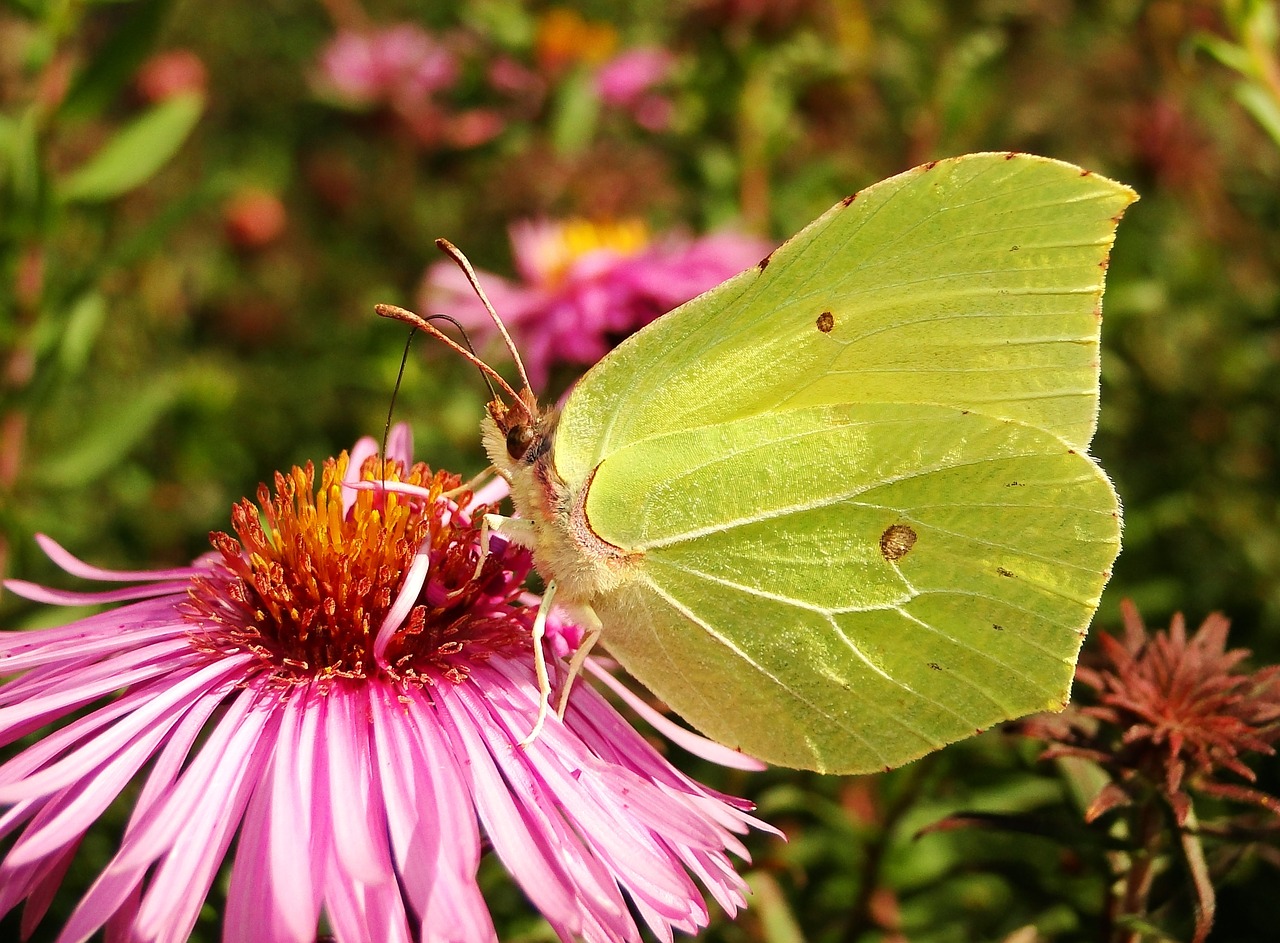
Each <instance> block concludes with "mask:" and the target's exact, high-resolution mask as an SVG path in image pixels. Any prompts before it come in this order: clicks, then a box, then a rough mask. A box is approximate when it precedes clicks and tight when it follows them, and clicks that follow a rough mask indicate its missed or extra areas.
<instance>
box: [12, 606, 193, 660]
mask: <svg viewBox="0 0 1280 943" xmlns="http://www.w3.org/2000/svg"><path fill="white" fill-rule="evenodd" d="M118 611H119V610H117V612H118ZM170 615H171V618H170V620H169V621H168V622H164V623H157V624H155V625H149V626H139V625H137V624H136V623H133V622H131V621H130V620H126V619H114V620H103V624H102V625H101V626H99V627H96V628H94V629H93V630H91V631H90V630H85V631H81V632H78V633H71V632H67V631H65V629H67V628H69V627H67V626H62V627H60V629H59V630H57V631H55V630H51V629H37V630H35V631H31V632H14V633H12V634H11V635H10V633H4V636H3V637H0V674H4V675H13V674H17V673H18V672H19V671H26V670H27V669H28V668H34V667H38V666H42V665H45V664H47V663H49V662H69V661H73V660H75V659H77V658H92V657H96V656H101V655H107V654H110V653H112V652H117V651H129V650H132V649H135V648H137V647H138V646H140V645H145V644H147V643H148V642H150V641H152V640H153V639H163V638H177V637H185V636H186V635H187V634H188V633H189V632H190V631H191V625H190V623H187V622H181V621H178V620H177V617H176V616H173V615H172V613H171V614H170ZM82 624H83V623H74V625H82ZM125 625H128V629H127V630H126V629H125V628H124V626H125ZM24 642H25V643H26V644H25V645H24V644H23V643H24Z"/></svg>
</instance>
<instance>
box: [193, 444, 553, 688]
mask: <svg viewBox="0 0 1280 943" xmlns="http://www.w3.org/2000/svg"><path fill="white" fill-rule="evenodd" d="M348 461H349V459H348V456H347V454H346V453H345V452H344V453H343V454H342V455H341V456H340V457H338V458H337V459H330V460H329V461H327V462H326V463H325V464H324V467H323V470H322V472H321V479H320V487H319V488H318V489H317V488H315V487H314V485H315V469H314V467H313V466H312V465H311V464H310V463H308V465H307V467H306V468H305V469H300V468H296V467H295V468H294V469H293V470H292V471H291V472H290V473H289V474H287V475H285V474H277V475H276V478H275V493H274V494H272V492H271V491H270V490H268V489H267V487H266V486H265V485H260V486H259V488H258V493H257V503H256V504H255V503H253V502H251V501H249V500H248V499H247V498H246V499H243V500H241V501H240V502H239V503H238V504H237V505H235V507H234V508H233V509H232V513H231V521H232V526H233V529H234V530H235V533H236V536H234V537H233V536H231V535H230V534H226V533H213V534H211V535H210V541H211V542H212V544H213V546H214V549H215V550H217V552H218V554H219V555H220V556H221V558H222V559H221V560H220V561H219V563H218V565H217V567H216V568H215V570H214V572H213V573H212V574H211V575H209V576H206V577H198V578H196V579H194V580H193V586H192V589H191V591H190V599H189V602H188V603H187V605H186V606H185V607H184V610H183V611H184V613H185V614H186V616H187V617H188V618H189V619H190V620H191V621H192V623H193V624H194V625H196V626H198V628H197V629H195V630H193V633H192V637H193V641H194V642H195V643H196V644H197V645H198V646H199V647H201V648H202V649H203V650H207V651H210V652H214V653H229V652H233V651H251V652H253V653H255V654H257V655H258V656H259V657H260V658H261V659H262V660H263V662H264V663H265V667H267V668H269V670H271V671H272V672H273V673H274V674H275V675H276V676H278V677H279V678H281V679H282V680H285V681H304V680H308V679H311V678H316V677H347V678H367V677H371V676H373V675H375V674H378V673H382V674H385V675H388V676H392V677H397V678H403V677H428V676H431V677H435V676H443V677H446V678H448V679H450V680H453V681H460V680H462V679H463V678H465V677H466V676H467V673H468V670H469V668H470V665H471V664H472V663H474V662H475V661H477V660H480V659H483V658H486V657H488V656H489V655H491V654H493V653H494V652H495V651H502V650H508V649H511V648H514V647H519V646H524V645H527V644H528V631H529V630H528V625H529V620H528V618H527V615H526V612H525V610H524V608H523V607H521V606H518V605H516V604H515V598H516V596H517V595H518V594H519V593H520V590H521V586H522V584H523V582H524V578H525V576H526V575H527V573H528V569H529V559H528V554H527V553H525V552H523V551H519V550H516V549H515V548H510V547H503V548H501V549H496V548H495V552H492V553H490V555H489V556H488V557H487V558H486V561H485V564H484V567H483V568H482V570H481V572H480V574H479V576H478V577H476V574H475V570H476V563H477V561H478V559H479V528H478V527H477V526H474V525H473V524H472V522H471V518H470V517H469V516H468V515H467V514H465V513H463V512H462V511H459V510H458V507H459V505H458V504H454V503H453V502H452V501H449V500H444V499H442V498H441V495H443V494H444V493H446V492H449V491H451V490H452V489H455V488H457V486H458V483H459V479H458V478H457V476H454V475H450V474H447V473H445V472H438V473H436V474H435V475H432V473H431V471H430V469H428V468H427V467H426V466H425V465H423V464H417V465H414V466H413V467H412V468H410V469H409V470H408V473H407V474H404V472H403V468H402V466H401V465H400V464H399V463H396V462H388V463H386V469H385V480H386V481H388V482H399V481H403V482H406V483H408V484H413V485H418V486H420V487H424V488H426V489H428V491H429V493H430V495H431V497H430V498H429V499H423V498H419V497H410V496H407V495H402V494H397V493H395V492H391V491H382V490H379V489H368V490H363V489H362V490H358V491H353V490H350V489H344V488H343V486H342V481H343V478H344V476H345V474H346V471H347V465H348ZM383 474H384V472H383V469H382V467H381V463H380V462H379V461H378V460H377V459H376V458H372V459H370V460H369V461H368V462H367V463H366V465H365V467H364V468H363V469H362V478H363V479H364V480H366V481H378V480H383ZM353 496H354V498H353ZM454 497H456V498H458V499H459V500H460V502H461V506H464V507H465V502H466V500H468V499H469V495H468V494H466V493H465V492H463V493H460V494H457V495H455V496H454ZM344 498H345V503H346V504H348V505H349V506H347V507H344ZM478 510H480V511H483V510H484V509H483V508H481V509H478ZM478 519H479V518H478V517H477V520H478ZM423 554H425V555H426V556H427V559H428V567H427V571H426V576H425V578H424V579H422V582H421V585H420V587H412V588H410V589H411V591H413V592H414V598H413V600H412V601H411V602H412V604H411V606H410V607H409V608H408V610H407V612H406V614H405V615H404V617H403V618H402V619H400V620H399V622H398V625H397V626H395V631H394V634H393V636H392V639H391V642H390V644H389V645H388V646H387V648H386V651H385V652H384V653H383V654H382V656H381V657H379V658H375V656H374V641H375V639H376V638H377V636H378V633H379V630H380V629H381V628H382V627H383V623H384V622H385V621H386V620H387V619H388V618H389V617H390V613H391V611H392V607H393V603H394V602H395V601H396V599H397V597H398V596H399V595H400V593H401V592H402V590H404V589H405V582H406V576H407V575H408V574H409V572H410V565H411V564H412V563H413V562H414V559H415V557H419V556H420V555H423Z"/></svg>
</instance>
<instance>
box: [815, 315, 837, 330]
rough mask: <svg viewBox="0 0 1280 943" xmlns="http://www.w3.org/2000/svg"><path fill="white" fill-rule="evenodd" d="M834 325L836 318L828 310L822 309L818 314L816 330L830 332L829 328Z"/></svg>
mask: <svg viewBox="0 0 1280 943" xmlns="http://www.w3.org/2000/svg"><path fill="white" fill-rule="evenodd" d="M835 326H836V319H835V317H834V316H833V315H832V314H831V312H830V311H824V312H822V313H821V314H820V315H818V330H820V331H821V332H822V333H823V334H830V333H831V329H832V328H833V327H835Z"/></svg>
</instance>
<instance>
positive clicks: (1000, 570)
mask: <svg viewBox="0 0 1280 943" xmlns="http://www.w3.org/2000/svg"><path fill="white" fill-rule="evenodd" d="M1135 199H1137V196H1136V194H1135V193H1134V192H1133V191H1132V190H1130V189H1129V188H1128V187H1125V186H1123V185H1121V184H1118V183H1115V182H1113V181H1111V180H1108V179H1106V178H1105V177H1102V176H1099V175H1097V174H1094V173H1091V172H1089V171H1086V170H1082V169H1080V168H1078V167H1075V166H1073V165H1071V164H1067V163H1063V162H1060V161H1056V160H1051V159H1048V158H1044V157H1037V156H1033V155H1027V154H1017V153H985V154H970V155H966V156H962V157H957V158H953V159H947V160H938V161H931V162H930V163H927V164H924V165H922V166H920V167H916V168H914V169H912V170H908V171H906V172H905V173H902V174H899V175H897V176H895V177H892V178H890V179H888V180H885V181H882V182H880V183H877V184H874V185H873V186H870V187H868V188H866V189H865V190H862V191H861V192H859V193H857V194H855V195H853V196H850V197H848V198H846V199H845V200H843V201H841V202H840V203H839V204H837V205H836V206H834V207H833V208H832V209H831V210H829V211H828V212H826V213H825V214H823V215H822V216H820V217H819V218H818V219H817V220H815V221H814V222H813V223H811V224H810V225H809V226H807V227H806V228H805V229H803V230H802V231H801V232H800V233H798V234H797V235H796V236H794V237H792V238H791V239H790V240H788V241H787V242H786V243H784V244H783V245H782V246H781V247H779V248H778V249H777V250H775V251H774V252H773V253H771V254H770V255H769V256H768V257H767V258H765V259H763V260H762V261H761V262H760V263H759V264H758V265H757V266H756V267H755V268H754V269H751V270H748V271H746V272H743V273H741V274H739V275H737V276H735V277H733V278H730V279H729V280H728V281H726V282H724V283H723V284H721V285H719V286H718V287H716V288H713V289H711V290H710V291H708V292H706V293H705V294H703V295H700V296H699V297H697V298H695V299H693V300H692V301H690V302H688V303H687V304H685V305H682V306H681V307H679V308H677V309H675V310H674V311H672V312H670V313H669V314H667V315H664V316H663V317H661V318H659V319H658V320H657V321H655V322H653V323H652V324H650V325H648V326H647V327H645V328H644V329H642V330H641V331H639V332H638V333H636V334H634V335H633V336H631V337H630V338H628V339H627V340H626V341H624V342H623V343H622V344H621V345H619V346H618V347H617V348H616V349H615V350H613V351H612V352H611V353H610V354H609V355H608V356H606V357H605V358H604V359H603V360H601V361H600V362H599V363H598V364H597V365H596V366H594V367H593V368H592V369H591V370H589V371H588V372H587V373H586V375H585V376H584V377H582V379H581V380H580V381H579V382H578V383H577V385H576V386H575V387H574V388H573V390H572V391H571V393H570V394H569V396H568V398H567V400H566V401H565V403H564V405H563V408H562V409H560V410H556V409H547V408H543V407H542V406H540V405H539V404H538V403H537V401H536V398H535V397H534V395H533V392H532V391H531V390H530V389H529V388H528V383H527V380H526V381H525V383H524V387H523V388H522V389H521V390H519V391H518V392H517V391H516V390H514V389H513V388H511V387H507V388H506V389H507V394H508V395H506V396H505V398H503V397H499V396H495V398H494V400H493V401H492V402H490V404H489V406H488V414H487V416H486V417H485V418H484V420H483V423H482V434H483V441H484V445H485V448H486V450H487V452H488V455H489V457H490V460H491V461H492V463H493V466H494V468H495V469H496V470H497V472H498V474H500V475H501V476H502V477H503V478H505V479H506V480H507V481H508V482H509V483H510V486H511V497H512V500H513V502H514V505H515V507H516V509H517V511H518V513H519V518H517V519H511V520H507V521H499V522H497V526H498V527H499V528H500V529H502V530H503V532H504V533H506V534H507V535H508V536H509V537H510V538H511V539H515V540H517V541H518V542H521V543H524V544H527V545H528V546H530V547H531V548H532V550H533V555H534V563H535V566H536V567H537V569H538V571H539V573H540V574H542V575H543V576H544V577H545V578H546V579H547V581H548V593H547V596H548V597H551V596H554V598H555V599H556V600H557V601H558V602H562V603H567V604H568V605H569V606H570V611H571V612H574V613H577V614H578V615H579V618H580V619H581V620H582V621H583V622H584V624H586V625H588V626H589V633H588V634H589V636H592V637H594V636H595V635H597V634H598V635H599V637H600V640H601V642H602V644H603V645H604V646H605V647H606V648H607V649H608V651H609V653H610V654H611V655H612V656H613V657H614V658H616V659H617V660H618V661H619V662H620V663H621V664H622V666H623V667H624V668H625V669H626V670H627V671H628V672H629V673H630V674H631V675H633V676H634V677H635V678H636V679H638V680H639V681H640V682H641V683H642V684H644V685H645V686H647V687H648V688H649V689H650V690H651V691H652V692H653V693H654V694H655V695H656V696H657V697H659V698H660V699H662V700H663V701H664V702H666V704H667V705H669V706H670V707H671V708H672V709H673V710H674V711H675V712H676V713H678V714H679V715H681V716H682V717H683V718H684V719H685V720H687V721H688V722H690V723H691V724H693V725H694V726H695V727H697V728H699V729H700V730H701V731H702V732H703V733H705V734H707V735H708V736H710V737H712V738H713V739H715V740H718V741H720V742H721V743H723V744H725V745H727V746H730V747H733V748H737V749H740V750H742V751H744V752H746V753H749V754H751V755H753V756H755V757H758V758H760V759H763V760H766V761H768V762H771V763H776V764H781V765H786V766H793V767H801V768H806V769H813V770H818V771H822V772H835V773H857V772H867V771H872V770H881V769H887V768H891V767H895V766H898V765H901V764H903V763H906V762H908V761H910V760H912V759H915V758H917V757H919V756H921V755H923V754H925V753H928V752H930V751H932V750H935V749H937V748H939V747H941V746H943V745H944V744H947V743H949V742H952V741H955V740H958V739H960V738H963V737H967V736H969V735H972V734H974V733H975V732H978V731H980V730H983V729H985V728H987V727H990V726H991V725H993V724H995V723H998V722H1000V721H1003V720H1007V719H1010V718H1015V717H1019V716H1022V715H1025V714H1028V713H1032V712H1035V711H1040V710H1060V709H1062V708H1063V707H1064V706H1065V705H1066V703H1067V700H1068V698H1069V696H1070V687H1071V680H1072V676H1073V674H1074V668H1075V663H1076V659H1077V656H1078V654H1079V650H1080V646H1081V643H1082V641H1083V639H1084V637H1085V634H1086V631H1087V628H1088V625H1089V622H1090V620H1091V619H1092V617H1093V614H1094V612H1095V610H1096V608H1097V606H1098V601H1099V597H1100V595H1101V592H1102V589H1103V586H1104V585H1105V584H1106V582H1107V579H1108V577H1109V575H1110V568H1111V566H1112V564H1113V563H1114V561H1115V559H1116V556H1117V554H1118V553H1119V550H1120V529H1121V516H1120V505H1119V501H1118V499H1117V497H1116V493H1115V491H1114V489H1113V488H1112V486H1111V483H1110V482H1109V481H1108V479H1107V477H1106V475H1105V474H1104V473H1103V471H1102V470H1101V468H1100V467H1099V466H1098V465H1097V464H1096V463H1095V462H1094V461H1093V459H1091V458H1090V457H1089V455H1088V452H1087V449H1088V446H1089V443H1090V440H1091V439H1092V437H1093V433H1094V430H1095V427H1096V422H1097V416H1098V387H1099V337H1100V326H1101V301H1102V293H1103V285H1104V277H1105V273H1106V268H1107V261H1108V257H1109V253H1110V249H1111V246H1112V243H1113V240H1114V237H1115V231H1116V226H1117V224H1118V222H1119V219H1120V216H1121V214H1122V213H1123V212H1124V210H1125V208H1126V207H1127V206H1128V205H1129V204H1130V203H1132V202H1133V201H1134V200H1135ZM463 264H464V265H465V261H464V263H463ZM468 271H469V269H468ZM482 294H483V293H482ZM395 310H396V311H399V310H400V309H395ZM380 313H384V314H385V313H387V312H386V311H382V310H381V309H380ZM498 323H499V327H500V329H501V330H503V334H504V336H506V335H505V329H502V328H501V324H500V321H499V322H498ZM508 343H509V345H510V342H509V338H508ZM513 350H514V348H513ZM544 605H545V606H549V605H550V599H544ZM592 640H594V639H593V638H590V639H589V640H588V643H587V645H585V646H584V648H583V649H580V650H579V652H578V654H577V655H576V656H575V659H574V662H575V664H574V668H576V667H577V666H579V665H580V663H581V659H582V658H583V657H585V651H586V650H587V649H589V643H590V641H592ZM541 670H542V668H541V666H540V671H541ZM572 673H573V671H572V670H571V672H570V676H571V677H572ZM543 677H544V678H545V673H544V674H543ZM544 686H545V682H544ZM561 709H562V710H563V702H562V704H561Z"/></svg>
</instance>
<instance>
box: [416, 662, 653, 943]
mask: <svg viewBox="0 0 1280 943" xmlns="http://www.w3.org/2000/svg"><path fill="white" fill-rule="evenodd" d="M472 679H473V681H474V680H475V675H474V674H473V676H472ZM435 693H436V696H437V704H438V705H440V706H441V707H443V708H444V710H441V711H438V713H439V714H440V715H441V716H442V717H443V715H445V714H446V713H447V714H448V717H449V719H450V721H451V724H450V725H449V731H450V734H451V735H452V734H456V735H457V737H458V744H457V745H456V746H455V749H459V748H461V749H462V750H465V755H466V756H467V757H468V758H469V760H470V761H471V765H470V768H469V772H470V773H471V774H473V776H474V777H475V778H474V779H473V781H472V795H473V796H474V799H475V803H476V807H477V810H478V811H479V813H480V818H481V821H482V822H484V825H485V833H486V834H487V835H488V836H489V839H490V841H492V842H493V845H494V849H495V850H496V851H497V852H498V856H499V857H500V858H501V859H502V860H503V863H504V864H506V866H507V870H509V871H510V872H511V874H512V876H513V877H515V879H516V881H517V882H518V883H519V884H520V886H521V887H522V888H523V889H524V891H525V893H526V894H528V895H529V896H530V898H531V899H533V900H534V902H535V904H536V905H537V906H538V909H539V910H541V911H542V912H543V913H544V914H545V915H546V916H547V917H548V919H551V920H560V921H562V922H564V924H565V925H566V926H568V927H569V928H570V929H571V930H573V931H574V932H577V931H578V928H579V926H580V925H581V922H582V921H584V920H588V919H601V920H605V921H607V922H608V923H609V925H610V926H612V927H613V928H614V929H615V930H616V931H617V932H618V933H619V935H620V936H626V937H627V938H630V936H631V933H628V932H627V930H626V928H627V926H628V925H631V932H632V933H633V932H634V924H632V921H631V918H630V916H629V914H628V913H627V908H626V904H625V903H624V902H623V900H622V896H621V894H620V893H619V891H618V888H617V886H616V885H615V884H614V882H613V880H612V879H611V878H610V876H609V874H608V872H607V870H606V869H605V868H604V867H603V865H602V864H601V862H600V861H599V860H598V859H597V858H596V857H595V856H593V855H591V854H590V853H588V852H587V850H586V849H585V848H584V847H583V846H582V844H581V842H580V841H579V839H578V838H577V836H576V835H574V833H573V831H572V830H571V829H570V828H569V827H568V825H567V823H565V821H564V819H563V818H561V817H560V816H559V815H558V814H557V812H556V810H555V806H554V804H553V803H551V802H550V801H549V797H548V796H547V795H546V794H545V788H544V787H543V786H542V784H541V783H539V782H538V780H537V778H536V777H535V776H534V775H532V774H531V772H530V771H529V769H528V768H527V767H526V766H525V765H524V763H523V757H521V756H518V755H517V754H518V752H519V750H518V748H517V747H516V745H515V741H514V740H512V739H511V738H510V737H508V736H507V735H505V734H504V733H502V732H501V731H499V730H496V729H494V725H493V723H492V721H489V720H487V719H486V721H478V720H477V718H479V717H482V716H483V715H484V713H485V708H484V706H483V704H482V703H481V702H480V699H479V697H478V696H477V695H476V693H475V691H474V690H473V689H472V685H471V684H461V685H452V686H449V685H441V686H439V687H438V688H437V689H436V692H435ZM529 720H530V721H532V716H530V717H529ZM552 722H554V719H553V720H552ZM494 761H497V762H499V763H500V764H501V768H502V772H501V773H499V772H498V771H497V769H495V768H494V765H493V764H494ZM526 836H527V837H526ZM561 894H567V895H568V896H569V901H568V902H567V903H561V901H560V898H561Z"/></svg>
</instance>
